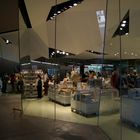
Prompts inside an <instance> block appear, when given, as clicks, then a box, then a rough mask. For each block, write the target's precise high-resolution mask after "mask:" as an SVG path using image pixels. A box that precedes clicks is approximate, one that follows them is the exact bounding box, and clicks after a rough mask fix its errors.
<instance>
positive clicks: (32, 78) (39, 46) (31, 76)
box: [19, 0, 58, 119]
mask: <svg viewBox="0 0 140 140" xmlns="http://www.w3.org/2000/svg"><path fill="white" fill-rule="evenodd" d="M38 4H39V5H40V6H38ZM52 5H55V0H51V1H30V0H25V6H26V9H22V8H23V7H24V5H23V3H21V7H22V8H21V10H20V18H19V20H20V60H21V61H20V62H21V75H22V77H23V81H24V92H23V94H22V103H23V104H22V105H23V111H24V114H27V115H33V116H39V117H45V118H52V119H54V118H55V103H54V102H50V101H49V98H48V96H47V95H48V80H49V79H48V78H50V77H52V74H54V73H55V72H56V71H57V69H58V66H57V65H56V64H54V63H51V62H50V59H49V46H50V45H49V37H48V33H49V34H53V32H55V21H53V22H52V24H51V27H50V28H51V29H50V28H49V29H50V30H48V28H47V26H46V19H47V15H48V14H49V10H50V9H51V6H52ZM22 10H24V11H22ZM26 10H27V14H28V15H27V14H26V13H25V11H26ZM35 13H36V14H35ZM25 18H26V20H25ZM51 37H52V41H53V42H54V41H55V36H51ZM49 82H51V80H50V81H49ZM53 86H54V85H52V87H53Z"/></svg>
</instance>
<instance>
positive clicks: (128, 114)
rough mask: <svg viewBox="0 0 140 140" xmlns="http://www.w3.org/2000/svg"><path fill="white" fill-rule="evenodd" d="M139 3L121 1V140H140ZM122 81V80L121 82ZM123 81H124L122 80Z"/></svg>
mask: <svg viewBox="0 0 140 140" xmlns="http://www.w3.org/2000/svg"><path fill="white" fill-rule="evenodd" d="M138 5H139V1H138V0H134V1H133V2H132V1H126V0H121V17H123V16H124V15H125V19H123V21H122V22H123V23H125V24H124V25H125V26H124V27H123V28H124V31H125V34H124V35H122V36H121V42H122V43H121V46H122V47H121V48H122V49H121V50H122V61H123V63H125V64H126V63H127V64H128V65H126V66H125V67H124V70H123V71H122V72H123V73H122V77H124V78H123V79H125V81H126V83H127V84H126V87H125V92H123V93H125V94H122V110H121V119H122V139H123V140H131V139H135V140H138V139H140V134H139V130H140V129H139V126H140V113H139V106H140V100H139V97H140V95H139V87H140V85H139V84H140V83H139V73H140V71H139V58H140V50H139V43H140V34H139V31H140V29H139V27H138V26H139V25H138V23H139V20H140V16H139V11H140V7H139V6H138ZM123 79H122V80H123ZM123 81H124V80H123ZM123 90H124V89H123Z"/></svg>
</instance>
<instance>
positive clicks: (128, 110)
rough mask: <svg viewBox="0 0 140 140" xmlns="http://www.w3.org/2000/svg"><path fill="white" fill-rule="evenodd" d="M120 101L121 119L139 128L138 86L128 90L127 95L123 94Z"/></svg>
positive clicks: (139, 102)
mask: <svg viewBox="0 0 140 140" xmlns="http://www.w3.org/2000/svg"><path fill="white" fill-rule="evenodd" d="M122 101H123V102H122V111H121V118H122V121H123V122H126V123H128V124H130V125H133V126H134V127H137V128H140V117H139V116H140V110H139V106H140V88H134V89H130V90H128V95H124V96H123V97H122Z"/></svg>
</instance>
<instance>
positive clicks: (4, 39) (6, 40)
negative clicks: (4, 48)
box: [0, 36, 12, 44]
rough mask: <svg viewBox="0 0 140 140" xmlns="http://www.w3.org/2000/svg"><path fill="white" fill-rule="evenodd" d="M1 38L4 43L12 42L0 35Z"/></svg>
mask: <svg viewBox="0 0 140 140" xmlns="http://www.w3.org/2000/svg"><path fill="white" fill-rule="evenodd" d="M0 38H1V39H3V41H4V42H5V43H6V44H12V42H11V41H10V40H8V39H6V38H4V37H2V36H1V37H0Z"/></svg>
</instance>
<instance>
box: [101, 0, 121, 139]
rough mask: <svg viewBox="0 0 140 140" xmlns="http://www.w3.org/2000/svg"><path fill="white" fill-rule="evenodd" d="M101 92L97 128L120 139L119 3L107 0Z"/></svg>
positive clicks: (113, 137)
mask: <svg viewBox="0 0 140 140" xmlns="http://www.w3.org/2000/svg"><path fill="white" fill-rule="evenodd" d="M106 12H107V13H106V30H105V40H104V58H103V59H104V60H103V67H102V76H103V77H102V78H103V80H102V90H101V96H100V116H99V126H100V127H101V128H102V129H103V130H104V131H105V132H106V133H107V134H108V136H109V137H110V138H111V139H112V140H119V139H121V121H120V92H119V91H120V86H119V81H120V80H119V79H120V74H119V73H120V58H121V55H120V52H121V51H120V47H121V46H120V43H121V42H120V37H119V36H118V35H116V34H115V35H114V33H115V32H116V29H117V27H118V24H119V19H120V16H119V1H118V0H114V1H112V0H108V1H107V10H106Z"/></svg>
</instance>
